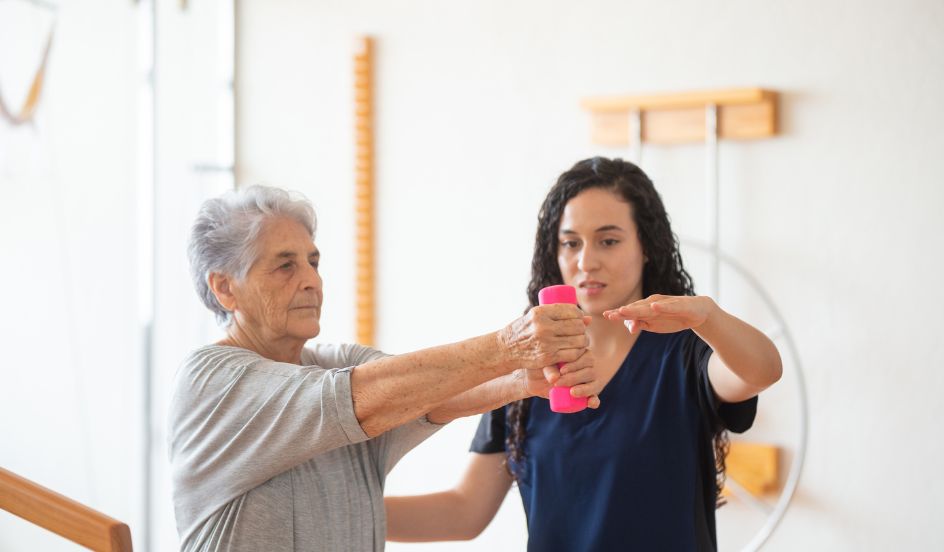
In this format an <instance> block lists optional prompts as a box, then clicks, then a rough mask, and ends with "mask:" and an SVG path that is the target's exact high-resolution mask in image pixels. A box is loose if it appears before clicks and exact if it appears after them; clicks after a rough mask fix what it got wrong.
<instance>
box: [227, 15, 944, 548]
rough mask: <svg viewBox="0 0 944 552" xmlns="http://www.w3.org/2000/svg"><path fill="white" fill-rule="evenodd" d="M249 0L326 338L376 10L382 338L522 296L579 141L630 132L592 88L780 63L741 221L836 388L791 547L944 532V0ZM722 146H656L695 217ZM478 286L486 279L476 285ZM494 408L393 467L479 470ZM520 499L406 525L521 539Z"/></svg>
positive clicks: (728, 227)
mask: <svg viewBox="0 0 944 552" xmlns="http://www.w3.org/2000/svg"><path fill="white" fill-rule="evenodd" d="M237 6H238V11H239V14H240V17H239V23H238V37H239V45H238V64H237V71H238V81H237V87H238V91H239V99H238V103H237V117H238V118H239V120H240V123H239V128H240V147H239V150H238V152H237V158H238V161H239V165H240V172H239V174H238V175H237V176H238V179H239V180H240V181H241V182H243V183H252V182H258V181H266V182H270V183H273V184H278V185H282V186H286V187H291V188H297V189H301V190H303V191H305V192H306V193H307V194H309V195H310V196H311V197H312V199H313V200H314V202H315V203H316V206H317V207H318V212H319V216H320V218H321V226H320V233H319V237H318V241H319V246H320V247H321V248H322V250H323V251H324V263H323V266H324V272H325V279H326V294H327V298H328V299H327V302H326V306H325V312H324V324H323V326H324V328H325V330H324V334H323V337H322V339H324V340H328V341H333V340H347V339H352V338H353V316H352V312H351V309H352V305H353V282H352V280H353V276H352V272H353V256H352V252H351V250H352V241H351V239H352V235H353V220H352V216H351V213H352V201H351V198H352V196H353V190H352V166H353V162H352V143H353V137H352V134H351V120H352V117H351V111H352V103H351V101H352V100H351V98H352V95H351V92H350V90H351V84H352V83H351V80H352V79H351V71H352V69H351V65H350V58H351V52H352V48H351V44H352V40H353V36H354V35H355V34H358V33H361V32H370V33H372V34H374V35H375V36H376V37H377V40H378V47H377V52H378V75H377V80H378V83H379V84H378V89H377V97H378V121H377V132H378V134H377V151H378V165H377V166H378V196H379V198H378V200H379V204H378V205H379V212H378V219H379V221H378V222H379V225H378V229H379V230H378V232H379V236H378V241H379V247H378V251H379V259H378V263H379V278H378V281H379V286H380V288H379V290H378V297H379V318H380V327H379V332H378V339H379V345H380V346H381V347H382V348H384V349H386V350H388V351H391V352H397V351H406V350H411V349H415V348H418V347H422V346H425V345H431V344H436V343H441V342H446V341H450V340H455V339H459V338H462V337H466V336H470V335H473V334H477V333H480V332H485V331H489V330H492V329H495V328H498V327H500V326H501V325H502V324H504V323H505V322H507V321H509V320H510V319H512V318H513V317H514V316H516V315H517V313H519V312H520V310H521V309H522V306H523V305H524V292H523V290H524V287H525V284H526V280H527V274H528V263H529V258H530V247H531V240H532V238H533V232H534V221H535V215H536V210H537V207H538V204H539V202H540V200H541V198H542V196H543V193H544V192H545V191H546V189H547V188H548V186H549V185H550V183H551V182H552V181H553V179H554V178H555V176H556V175H557V174H558V173H559V172H560V171H562V170H564V169H566V168H567V167H568V166H569V165H570V164H572V163H573V162H574V161H576V160H578V159H580V158H583V157H585V156H588V155H590V154H595V153H601V154H606V155H620V154H622V152H619V151H614V150H602V149H600V148H596V147H593V146H592V145H591V144H590V143H589V133H588V122H587V117H586V114H585V113H583V112H582V111H581V110H580V108H579V105H578V102H579V100H580V99H581V98H583V97H586V96H591V95H598V94H607V93H621V92H649V91H674V90H690V89H703V88H712V87H728V86H744V85H761V86H765V87H768V88H772V89H776V90H779V91H782V92H783V100H782V114H783V116H782V123H783V134H782V135H781V136H779V137H777V138H775V139H772V140H766V141H762V142H754V143H743V144H733V143H732V144H724V145H723V147H722V194H723V197H724V201H723V204H722V209H723V213H724V223H723V227H722V241H723V244H724V247H725V249H726V250H727V251H729V252H730V253H731V254H732V255H734V256H735V257H737V258H738V259H739V260H740V261H742V262H743V263H745V264H747V265H748V266H749V267H750V268H751V269H752V271H753V272H754V273H755V274H756V275H757V276H758V277H760V279H761V280H762V282H763V283H764V286H765V287H766V289H767V291H768V292H769V293H770V294H771V295H772V296H773V297H774V299H775V300H776V301H777V303H778V304H779V306H780V308H781V309H782V312H783V314H784V316H785V318H786V321H787V322H788V324H789V326H790V328H791V330H792V331H793V333H794V337H795V338H796V341H797V343H798V345H799V348H800V352H801V355H802V359H803V361H804V363H805V367H806V370H807V375H808V384H809V391H810V401H811V402H810V414H811V416H812V427H811V434H810V449H809V455H808V459H807V469H806V472H805V474H804V478H803V482H802V487H801V491H800V493H799V495H798V497H797V500H796V503H795V505H794V506H793V507H792V509H791V510H790V511H789V513H788V515H787V518H786V520H785V521H784V523H783V525H782V526H781V528H780V529H779V530H778V531H777V533H776V534H775V535H774V537H773V539H772V540H771V543H770V545H769V549H771V550H798V549H817V550H865V549H870V550H884V549H913V550H914V549H925V550H926V549H940V548H942V547H944V537H942V536H941V533H940V531H937V530H935V527H936V521H937V520H938V518H939V517H940V513H941V512H942V511H944V488H942V478H941V477H940V476H939V473H938V470H939V468H938V465H939V463H940V461H939V458H940V457H941V456H942V454H944V443H942V440H941V438H940V430H939V428H938V424H937V416H935V414H936V413H937V411H938V408H937V407H936V406H935V404H937V403H938V397H939V395H940V393H941V392H942V391H944V376H942V373H944V372H942V370H941V368H942V362H941V360H940V358H941V356H942V355H941V353H942V352H944V351H942V346H941V344H940V343H941V341H940V339H937V333H938V330H939V329H940V322H939V317H938V316H937V312H939V311H940V309H941V307H942V306H944V296H942V295H944V293H942V291H941V288H940V286H937V285H934V283H935V282H936V280H937V279H938V278H937V276H938V274H939V273H940V272H941V271H942V269H944V253H942V252H944V243H942V241H944V240H942V236H944V222H942V220H944V219H942V217H941V216H940V215H939V211H940V208H941V205H942V200H944V187H942V183H944V182H942V180H944V156H942V155H940V153H939V150H940V149H941V146H942V143H944V138H942V135H941V130H940V129H941V127H942V123H944V104H942V103H941V102H940V98H944V73H942V72H941V59H942V55H944V4H941V3H940V2H936V1H917V0H913V1H906V2H880V1H868V2H856V3H848V2H835V1H834V2H819V1H815V2H814V1H811V0H799V1H797V2H777V3H774V2H748V1H724V2H699V1H695V0H689V1H684V2H642V1H617V0H609V1H604V0H597V1H590V2H579V3H578V2H563V1H553V2H552V1H536V0H531V1H527V2H514V3H510V2H500V1H497V0H491V1H478V2H462V3H458V2H434V1H425V2H424V1H401V2H379V1H367V0H353V1H351V0H349V1H344V2H340V1H333V2H332V1H323V2H300V1H295V2H292V1H286V0H280V1H274V2H273V1H265V2H263V1H248V0H243V1H241V2H238V3H237ZM700 155H701V153H700V150H699V149H698V148H697V147H681V148H676V149H671V150H660V151H649V152H647V154H646V157H645V160H644V168H645V169H647V170H648V171H649V172H650V173H651V174H652V175H653V176H654V178H655V180H656V184H657V186H659V187H660V189H661V190H662V192H663V195H664V198H665V200H666V202H667V204H668V208H669V210H670V213H671V215H672V216H673V221H674V223H675V227H676V230H677V231H678V232H679V233H680V234H682V235H687V236H703V235H704V234H705V227H704V226H705V219H704V216H703V212H704V200H705V197H704V195H703V193H702V192H701V189H702V188H701V180H700V179H701V170H702V158H701V157H700ZM695 264H697V263H695ZM924 282H929V283H931V285H929V286H928V288H926V289H925V288H919V285H920V284H921V283H924ZM469 288H474V289H475V290H476V291H475V293H477V294H478V296H480V297H482V300H481V301H471V302H468V303H457V302H456V301H455V299H454V298H455V297H456V294H457V292H458V290H462V289H469ZM766 404H767V405H768V409H769V408H770V406H769V405H771V404H776V403H775V402H773V403H772V402H771V401H768V402H767V403H766ZM782 404H787V405H788V404H793V403H790V402H789V400H787V401H786V402H784V403H782ZM784 408H786V407H784ZM765 415H766V416H771V417H776V416H778V415H779V412H770V411H769V410H768V411H767V412H766V414H765ZM787 415H790V416H792V415H793V414H792V412H790V413H788V414H787ZM473 427H474V420H469V421H463V422H458V423H456V424H454V426H452V427H450V428H448V429H446V430H444V431H443V432H441V433H440V434H439V435H437V436H436V437H434V438H433V439H431V440H430V441H429V442H428V443H426V444H424V445H422V446H421V447H420V448H418V449H417V450H416V451H414V452H413V453H411V454H410V455H409V456H408V457H407V458H406V459H405V460H404V461H403V463H402V464H401V466H399V467H398V468H397V470H395V472H394V473H393V474H392V475H391V478H390V480H389V491H390V492H394V493H406V492H420V491H427V490H433V489H438V488H442V487H444V486H446V485H449V484H451V483H452V482H454V481H455V480H456V478H457V477H458V475H459V473H460V467H459V466H461V465H462V464H463V463H464V457H465V454H466V453H465V449H466V447H467V444H468V440H469V439H470V437H471V433H472V430H473ZM721 515H722V516H726V515H729V514H726V513H724V512H723V511H722V514H721ZM522 523H523V516H522V515H521V507H520V502H519V499H518V498H517V497H516V496H514V495H512V496H511V497H510V499H509V500H508V501H506V504H505V506H504V508H503V510H502V512H501V513H500V515H499V518H498V519H497V520H496V522H495V524H493V526H492V527H490V528H489V529H488V530H487V532H486V534H485V535H483V536H482V537H481V538H480V539H479V540H477V541H473V542H472V543H467V544H461V545H456V546H454V547H453V546H447V545H442V544H437V545H425V546H419V545H417V546H390V549H391V550H486V549H494V550H520V549H521V548H522V543H523V542H524V534H523V533H524V528H523V525H522Z"/></svg>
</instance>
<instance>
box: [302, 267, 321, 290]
mask: <svg viewBox="0 0 944 552" xmlns="http://www.w3.org/2000/svg"><path fill="white" fill-rule="evenodd" d="M305 266H307V269H306V270H305V271H304V272H303V273H302V278H303V281H302V285H303V286H304V287H305V289H321V275H320V274H318V269H316V268H315V267H313V266H311V265H305Z"/></svg>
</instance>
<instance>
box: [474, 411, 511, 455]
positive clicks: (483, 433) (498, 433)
mask: <svg viewBox="0 0 944 552" xmlns="http://www.w3.org/2000/svg"><path fill="white" fill-rule="evenodd" d="M469 451H470V452H477V453H479V454H494V453H496V452H505V408H504V407H502V408H497V409H495V410H492V411H491V412H486V413H485V414H482V417H481V419H479V427H478V428H477V429H476V430H475V437H473V438H472V445H471V446H470V447H469Z"/></svg>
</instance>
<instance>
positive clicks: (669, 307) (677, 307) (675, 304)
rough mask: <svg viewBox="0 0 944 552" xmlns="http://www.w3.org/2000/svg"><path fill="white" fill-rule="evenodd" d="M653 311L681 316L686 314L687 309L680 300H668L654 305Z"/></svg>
mask: <svg viewBox="0 0 944 552" xmlns="http://www.w3.org/2000/svg"><path fill="white" fill-rule="evenodd" d="M652 310H653V311H655V312H657V313H661V314H679V313H682V312H685V310H686V307H685V304H684V303H683V302H682V301H679V300H678V299H668V300H665V301H657V302H655V303H652Z"/></svg>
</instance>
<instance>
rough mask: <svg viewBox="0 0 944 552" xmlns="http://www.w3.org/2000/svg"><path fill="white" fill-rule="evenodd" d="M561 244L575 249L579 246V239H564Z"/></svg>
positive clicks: (566, 247) (565, 247)
mask: <svg viewBox="0 0 944 552" xmlns="http://www.w3.org/2000/svg"><path fill="white" fill-rule="evenodd" d="M560 245H561V247H563V248H564V249H573V248H575V247H577V241H576V240H562V241H561V242H560Z"/></svg>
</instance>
